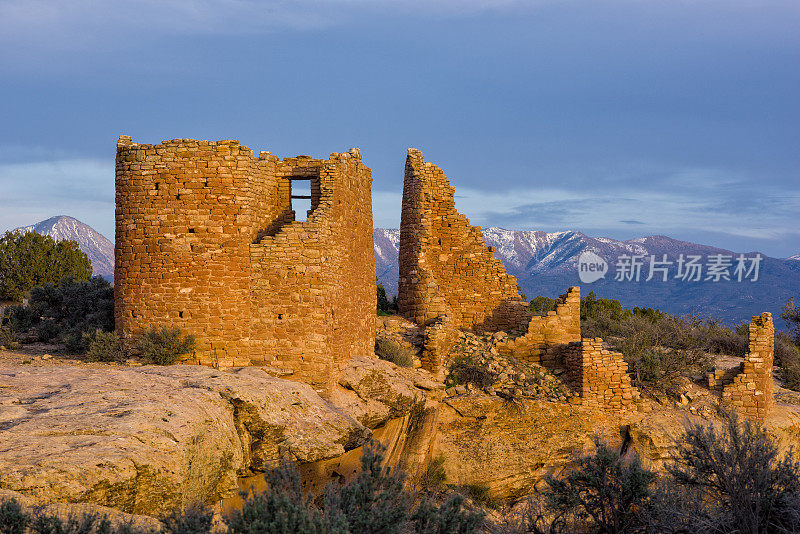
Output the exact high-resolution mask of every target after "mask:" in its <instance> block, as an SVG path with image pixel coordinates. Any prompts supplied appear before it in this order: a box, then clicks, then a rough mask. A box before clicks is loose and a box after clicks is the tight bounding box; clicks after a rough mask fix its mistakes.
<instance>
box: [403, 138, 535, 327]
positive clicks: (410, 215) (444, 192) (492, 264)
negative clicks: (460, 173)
mask: <svg viewBox="0 0 800 534" xmlns="http://www.w3.org/2000/svg"><path fill="white" fill-rule="evenodd" d="M398 261H399V267H400V278H399V287H398V290H399V291H398V292H399V295H398V306H399V310H400V314H401V315H403V316H405V317H406V318H408V319H410V320H412V321H414V322H416V323H417V324H425V323H427V322H428V321H431V320H434V319H436V318H437V317H441V316H444V315H447V316H449V317H451V318H452V319H453V320H454V324H455V325H456V326H457V327H458V328H462V329H475V330H479V331H480V330H485V331H496V330H514V329H518V328H521V327H524V325H525V324H527V322H528V320H529V319H530V314H529V313H528V312H527V309H526V307H525V306H524V305H522V304H521V298H520V295H519V292H518V290H517V282H516V279H515V278H514V277H513V276H511V275H509V274H508V273H507V272H506V270H505V268H504V267H503V265H502V264H501V263H500V261H499V260H497V259H496V258H495V257H494V250H493V249H491V248H490V247H487V246H486V244H485V243H484V240H483V233H482V232H481V230H480V228H478V227H475V226H472V225H471V224H470V223H469V220H468V219H467V218H466V217H465V216H464V215H462V214H460V213H458V211H456V208H455V199H454V188H453V186H451V185H450V182H449V181H448V180H447V178H446V177H445V175H444V173H443V172H442V170H441V169H440V168H439V167H437V166H436V165H433V164H431V163H426V162H425V158H424V157H423V155H422V152H420V151H419V150H416V149H409V150H408V157H407V159H406V167H405V181H404V183H403V209H402V214H401V222H400V252H399V260H398Z"/></svg>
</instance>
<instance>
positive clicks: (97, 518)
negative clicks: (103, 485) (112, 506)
mask: <svg viewBox="0 0 800 534" xmlns="http://www.w3.org/2000/svg"><path fill="white" fill-rule="evenodd" d="M28 529H29V531H30V533H31V534H112V533H114V529H113V528H112V527H111V521H109V519H108V516H105V515H99V514H82V515H80V516H70V517H68V518H67V519H66V520H63V519H61V518H60V517H58V516H56V515H48V514H42V513H38V514H34V515H33V517H31V519H30V520H29V522H28Z"/></svg>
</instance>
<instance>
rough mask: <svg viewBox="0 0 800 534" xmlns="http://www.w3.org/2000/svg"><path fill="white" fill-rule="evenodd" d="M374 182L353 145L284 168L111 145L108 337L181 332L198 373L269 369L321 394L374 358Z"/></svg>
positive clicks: (244, 155)
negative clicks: (301, 196) (301, 189)
mask: <svg viewBox="0 0 800 534" xmlns="http://www.w3.org/2000/svg"><path fill="white" fill-rule="evenodd" d="M297 181H301V182H300V183H303V184H304V185H306V188H305V190H306V191H308V190H309V189H310V193H311V194H310V196H311V210H309V211H308V214H307V216H308V217H307V220H306V221H297V220H295V219H296V217H295V213H294V211H292V204H291V197H292V184H293V183H295V182H297ZM309 183H310V187H308V184H309ZM371 184H372V173H371V171H370V169H369V168H367V167H366V166H365V165H364V164H363V163H362V159H361V154H360V152H359V151H358V150H357V149H353V150H351V151H350V152H346V153H341V154H337V153H334V154H331V156H330V158H329V159H328V160H318V159H313V158H311V157H308V156H298V157H295V158H287V159H283V160H280V159H278V158H277V157H276V156H273V155H271V154H270V153H269V152H262V153H261V154H260V155H259V156H258V157H254V156H253V153H252V151H251V150H250V149H249V148H247V147H245V146H242V145H240V144H239V142H238V141H218V142H209V141H196V140H192V139H175V140H172V141H164V142H163V143H161V144H158V145H149V144H138V143H134V142H133V141H132V139H131V138H130V137H128V136H120V138H119V141H118V144H117V160H116V206H117V208H116V247H115V256H116V267H115V273H114V275H115V317H116V323H117V330H118V331H119V332H120V333H121V334H122V336H123V338H124V339H130V338H131V337H132V336H134V335H136V334H139V333H140V332H142V331H143V330H145V329H148V328H150V327H160V326H162V325H165V326H175V327H179V328H181V329H182V330H183V331H185V332H188V333H192V334H194V335H195V336H196V338H197V351H196V353H195V354H194V355H193V356H192V357H191V360H193V361H194V362H196V363H200V364H204V365H212V366H241V365H267V366H274V367H278V368H281V369H286V370H288V371H291V372H292V373H293V374H292V375H291V376H292V377H293V378H296V379H298V380H302V381H305V382H308V383H310V384H312V385H314V386H315V387H317V388H318V389H320V390H326V389H329V388H330V387H332V386H333V384H335V382H336V380H337V378H338V374H339V371H340V370H341V368H342V367H343V366H344V365H345V363H346V361H347V360H348V359H349V357H350V355H356V354H363V355H366V354H372V353H373V352H374V347H373V344H374V337H375V319H374V316H375V307H376V302H375V299H376V297H375V262H374V257H373V252H372V249H373V247H372V209H371Z"/></svg>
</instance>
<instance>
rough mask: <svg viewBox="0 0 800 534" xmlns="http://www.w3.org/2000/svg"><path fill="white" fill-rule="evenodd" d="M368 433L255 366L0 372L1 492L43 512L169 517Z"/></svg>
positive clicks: (308, 391)
mask: <svg viewBox="0 0 800 534" xmlns="http://www.w3.org/2000/svg"><path fill="white" fill-rule="evenodd" d="M370 436H371V432H370V431H369V430H368V429H367V428H365V427H364V426H363V425H361V424H360V423H359V422H357V421H355V420H354V419H353V418H351V417H349V416H347V415H345V414H343V413H342V412H341V411H339V410H336V409H335V408H333V407H331V406H330V405H329V404H328V403H326V402H325V401H324V400H323V399H322V398H321V397H320V396H319V395H318V394H317V393H316V392H314V390H313V389H312V388H311V387H310V386H307V385H305V384H301V383H297V382H291V381H288V380H283V379H279V378H273V377H271V376H269V375H268V374H267V373H265V372H264V371H263V370H261V369H259V368H257V367H248V368H241V369H233V370H229V371H220V370H216V369H212V368H208V367H200V366H190V365H176V366H170V367H157V366H144V367H137V368H124V367H115V366H106V367H86V366H59V367H46V366H41V367H35V366H25V365H11V366H0V489H7V490H13V491H17V492H20V493H21V494H24V495H25V496H27V497H30V498H32V499H35V500H36V501H37V502H41V503H53V502H90V503H94V504H98V505H104V506H110V507H114V508H117V509H119V510H122V511H124V512H127V513H133V514H146V515H160V514H163V513H165V512H168V511H169V510H171V509H172V508H173V507H175V506H176V505H182V504H188V503H191V502H194V501H198V500H199V501H203V502H214V501H217V500H219V499H221V498H222V497H223V496H225V495H229V494H231V493H232V492H235V491H236V488H237V486H236V482H237V477H238V476H242V475H246V474H248V473H252V472H253V471H258V470H261V469H263V468H264V467H265V466H267V465H269V464H271V463H273V462H274V461H275V460H277V459H278V458H279V457H280V456H284V455H286V456H289V457H292V458H295V459H297V460H300V461H302V462H311V461H316V460H321V459H326V458H332V457H335V456H338V455H341V454H343V453H344V452H345V451H346V450H350V449H352V448H354V447H357V446H359V445H361V444H362V443H364V442H365V441H366V440H367V439H369V437H370Z"/></svg>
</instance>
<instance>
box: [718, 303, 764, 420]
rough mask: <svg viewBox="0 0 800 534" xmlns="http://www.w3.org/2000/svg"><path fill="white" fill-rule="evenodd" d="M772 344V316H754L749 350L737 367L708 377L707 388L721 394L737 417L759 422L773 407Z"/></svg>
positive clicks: (751, 322) (751, 324) (751, 323)
mask: <svg viewBox="0 0 800 534" xmlns="http://www.w3.org/2000/svg"><path fill="white" fill-rule="evenodd" d="M774 345H775V327H774V326H773V324H772V314H770V313H768V312H764V313H762V314H761V315H755V316H753V318H752V320H751V321H750V346H749V350H748V352H747V354H746V355H745V357H744V362H743V363H742V364H741V366H739V367H738V368H734V369H733V370H730V369H728V370H718V371H715V372H714V373H711V374H709V376H708V385H709V387H710V388H711V389H716V390H717V391H721V392H722V400H723V402H725V403H727V404H728V405H730V406H732V407H733V408H734V409H735V410H736V411H737V412H738V413H739V414H741V415H744V416H746V417H750V418H752V419H754V420H756V421H759V422H763V421H764V419H765V418H766V416H767V415H768V414H769V412H770V411H771V410H772V408H773V406H774V405H775V398H774V396H773V385H772V363H773V355H774ZM736 371H738V373H737V372H736Z"/></svg>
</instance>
